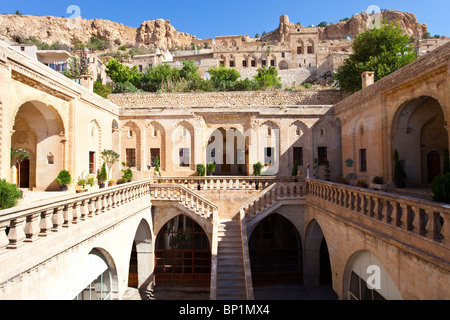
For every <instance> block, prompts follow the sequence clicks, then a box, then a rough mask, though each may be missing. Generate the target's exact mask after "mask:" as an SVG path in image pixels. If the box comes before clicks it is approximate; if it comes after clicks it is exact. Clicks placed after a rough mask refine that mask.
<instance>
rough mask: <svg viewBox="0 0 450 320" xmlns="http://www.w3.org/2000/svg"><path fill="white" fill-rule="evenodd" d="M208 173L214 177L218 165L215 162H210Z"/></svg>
mask: <svg viewBox="0 0 450 320" xmlns="http://www.w3.org/2000/svg"><path fill="white" fill-rule="evenodd" d="M206 171H208V173H209V175H210V176H212V174H213V173H214V172H215V171H216V164H215V163H214V162H213V161H210V162H208V163H207V164H206Z"/></svg>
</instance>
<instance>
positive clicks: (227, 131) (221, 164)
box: [205, 124, 248, 175]
mask: <svg viewBox="0 0 450 320" xmlns="http://www.w3.org/2000/svg"><path fill="white" fill-rule="evenodd" d="M241 128H242V126H239V125H238V126H234V125H230V124H228V125H224V126H215V128H210V129H209V130H207V132H209V135H208V139H207V145H206V150H205V151H206V153H205V163H208V162H214V163H215V164H216V165H215V174H217V175H224V174H225V175H226V174H233V175H242V174H246V171H247V166H246V164H247V163H248V159H247V155H246V154H245V149H246V148H248V145H246V139H245V135H244V133H243V131H242V130H241Z"/></svg>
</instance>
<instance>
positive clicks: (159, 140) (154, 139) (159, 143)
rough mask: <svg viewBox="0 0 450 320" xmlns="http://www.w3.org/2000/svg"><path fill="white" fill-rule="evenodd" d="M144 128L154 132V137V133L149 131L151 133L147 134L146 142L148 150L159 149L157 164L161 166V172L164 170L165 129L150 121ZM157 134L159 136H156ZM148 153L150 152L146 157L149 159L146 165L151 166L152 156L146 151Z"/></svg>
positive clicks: (156, 122)
mask: <svg viewBox="0 0 450 320" xmlns="http://www.w3.org/2000/svg"><path fill="white" fill-rule="evenodd" d="M146 128H150V129H151V128H153V129H152V130H155V131H156V135H154V131H152V130H151V132H149V133H148V134H147V139H146V141H148V144H149V147H150V149H152V148H156V149H158V147H159V149H160V156H159V163H160V166H161V170H163V171H164V170H166V129H165V127H164V126H163V125H162V124H161V123H160V122H158V121H155V120H152V121H150V122H149V123H148V124H147V126H146ZM158 132H159V134H158ZM147 151H148V152H150V154H149V155H148V156H149V157H150V158H149V160H148V161H147V163H151V164H153V161H154V159H153V156H154V155H153V156H152V154H151V151H150V150H147Z"/></svg>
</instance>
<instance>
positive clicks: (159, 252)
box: [155, 214, 211, 290]
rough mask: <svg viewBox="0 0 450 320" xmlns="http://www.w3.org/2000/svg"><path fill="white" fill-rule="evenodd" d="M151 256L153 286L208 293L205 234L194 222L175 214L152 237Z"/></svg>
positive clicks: (208, 248) (208, 254) (208, 255)
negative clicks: (153, 274) (193, 288)
mask: <svg viewBox="0 0 450 320" xmlns="http://www.w3.org/2000/svg"><path fill="white" fill-rule="evenodd" d="M155 256H156V265H155V284H156V286H158V285H160V286H175V287H203V288H204V290H209V287H210V279H211V244H210V241H209V239H208V237H207V233H206V231H205V230H204V229H203V228H202V226H201V225H199V224H198V223H197V222H196V221H195V220H194V219H191V218H190V217H189V216H187V215H185V214H179V215H176V216H175V217H173V218H172V219H170V220H169V221H168V222H167V223H165V224H164V225H162V227H161V228H160V230H159V232H158V234H157V236H156V241H155ZM194 258H195V259H194Z"/></svg>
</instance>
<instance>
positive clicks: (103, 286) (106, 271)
mask: <svg viewBox="0 0 450 320" xmlns="http://www.w3.org/2000/svg"><path fill="white" fill-rule="evenodd" d="M72 283H73V285H72V287H71V288H70V289H69V290H67V294H68V295H73V294H74V293H75V294H77V292H78V293H79V294H78V295H77V296H75V298H76V299H77V300H91V299H92V292H93V290H94V292H95V298H94V299H93V300H113V299H114V300H116V299H118V298H119V281H118V275H117V268H116V264H115V262H114V260H113V258H112V256H111V255H110V254H109V252H107V251H106V250H104V249H102V248H97V247H96V248H93V249H92V250H91V251H90V252H89V254H88V255H87V256H86V258H85V259H84V261H83V262H82V264H81V265H80V266H79V268H78V272H77V274H75V275H74V281H73V282H72ZM92 284H94V286H92ZM66 298H67V299H74V297H73V296H67V297H66Z"/></svg>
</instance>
